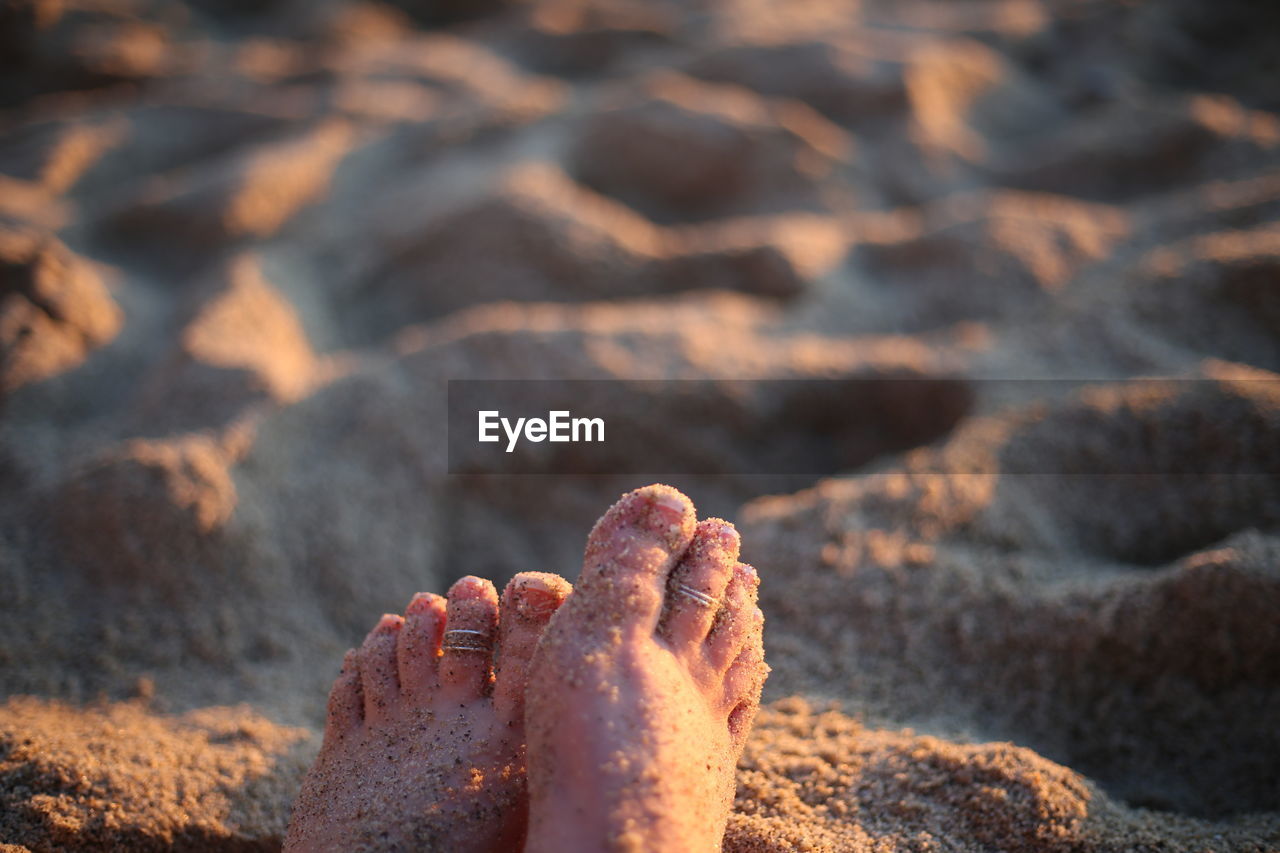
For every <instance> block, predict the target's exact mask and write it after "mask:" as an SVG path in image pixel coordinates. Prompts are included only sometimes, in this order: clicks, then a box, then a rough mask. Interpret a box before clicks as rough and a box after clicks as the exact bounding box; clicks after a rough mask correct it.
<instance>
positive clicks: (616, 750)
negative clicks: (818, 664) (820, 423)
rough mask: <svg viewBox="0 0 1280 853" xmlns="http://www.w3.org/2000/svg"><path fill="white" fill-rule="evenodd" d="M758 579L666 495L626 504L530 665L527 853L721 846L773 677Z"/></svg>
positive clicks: (603, 525)
mask: <svg viewBox="0 0 1280 853" xmlns="http://www.w3.org/2000/svg"><path fill="white" fill-rule="evenodd" d="M758 583H759V581H758V578H757V576H756V573H755V570H754V569H752V568H751V567H750V566H746V565H744V564H741V563H739V562H738V534H737V531H735V530H734V529H733V526H732V525H731V524H729V523H728V522H725V521H721V520H719V519H708V520H705V521H703V522H701V523H698V524H696V525H695V523H694V510H693V505H692V504H691V503H690V501H689V499H688V498H686V497H685V496H684V495H682V494H680V492H678V491H676V490H675V489H672V488H670V487H668V486H648V487H646V488H643V489H639V490H637V491H634V492H631V493H630V494H628V495H625V496H624V497H623V498H622V499H621V500H620V501H618V503H616V504H615V505H614V506H613V507H612V508H611V509H610V510H609V511H608V513H606V514H605V516H604V517H603V518H601V519H600V521H599V522H597V523H596V526H595V529H593V530H592V532H591V536H590V538H589V540H588V542H587V551H586V559H585V562H584V565H583V569H582V577H581V579H580V581H579V584H578V587H577V589H576V590H575V591H574V593H573V594H572V595H571V596H570V597H569V600H568V601H567V602H565V604H564V606H563V607H562V608H561V609H560V611H559V612H558V613H557V614H556V616H555V617H554V618H553V619H552V620H551V624H550V625H549V626H548V628H547V630H546V633H545V634H544V635H543V638H542V642H541V643H540V645H539V646H538V650H537V652H536V654H535V655H534V659H533V670H534V673H535V676H534V677H532V678H531V679H530V680H529V690H528V699H527V701H528V711H527V714H526V724H527V729H528V736H529V786H530V827H529V841H528V846H527V847H526V850H529V851H538V853H550V851H556V853H572V851H601V850H635V851H642V850H681V851H710V850H719V849H720V843H721V838H722V836H723V834H724V829H725V824H726V822H727V820H728V815H729V808H730V806H731V804H732V800H733V794H734V769H735V766H736V764H737V759H738V756H739V755H740V754H741V752H742V745H743V742H744V740H745V738H746V735H747V732H748V730H749V728H750V726H751V722H752V720H753V718H754V716H755V712H756V709H757V707H758V705H759V701H760V690H761V687H762V686H763V684H764V679H765V676H766V674H767V673H768V667H767V666H765V663H764V648H763V645H762V633H761V630H762V627H763V622H764V617H763V615H762V614H761V613H760V611H759V609H758V608H757V607H756V587H757V585H758Z"/></svg>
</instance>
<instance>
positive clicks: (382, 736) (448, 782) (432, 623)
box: [284, 572, 570, 851]
mask: <svg viewBox="0 0 1280 853" xmlns="http://www.w3.org/2000/svg"><path fill="white" fill-rule="evenodd" d="M569 590H570V586H569V583H568V582H567V581H566V580H564V579H563V578H561V577H558V576H556V575H549V574H541V573H537V572H525V573H522V574H519V575H516V577H515V578H513V579H512V580H511V583H509V584H507V588H506V590H505V591H504V592H503V594H502V605H501V611H502V613H501V619H499V613H498V611H499V605H498V595H497V592H496V591H495V590H494V588H493V584H491V583H490V582H489V581H487V580H481V579H480V578H474V577H466V578H463V579H462V580H460V581H458V582H457V583H455V584H454V585H453V588H452V589H450V590H449V597H448V600H447V602H446V599H444V598H442V597H440V596H438V595H431V594H430V593H419V594H418V595H416V596H414V598H413V601H411V602H409V607H408V608H407V609H406V611H405V615H404V617H403V618H401V617H400V616H393V615H390V614H388V615H386V616H383V617H382V619H381V621H379V622H378V624H377V626H376V627H375V628H374V629H373V630H372V631H371V632H370V633H369V636H368V637H366V638H365V641H364V644H363V645H362V646H361V647H360V648H359V649H358V650H353V651H349V652H347V656H346V658H345V659H344V660H343V662H342V673H341V674H340V675H339V676H338V680H337V681H336V682H335V683H334V685H333V691H332V692H331V693H330V694H329V719H328V722H327V723H326V725H325V730H324V744H323V746H321V748H320V755H319V757H317V758H316V763H315V765H314V766H313V767H312V768H311V771H310V773H308V774H307V778H306V779H305V780H304V781H303V784H302V790H301V792H300V793H299V794H298V799H297V802H296V803H295V804H294V807H293V818H292V820H291V821H290V824H289V833H288V837H287V839H286V840H285V845H284V847H285V850H288V851H329V850H333V851H357V850H450V851H470V850H499V849H502V850H506V849H517V850H518V849H519V848H520V845H521V844H522V842H523V839H524V833H525V828H526V826H527V822H528V797H527V789H526V783H525V767H524V762H525V748H524V740H525V739H524V693H525V682H526V679H527V677H528V668H529V659H530V657H531V656H532V654H533V650H534V647H535V646H536V645H537V642H538V637H539V636H540V635H541V633H542V629H543V628H544V626H545V625H546V624H547V621H548V620H549V619H550V618H551V615H552V613H554V612H555V610H556V608H557V607H559V606H560V604H561V602H563V601H564V599H565V596H567V595H568V594H569ZM495 640H496V641H497V642H496V644H497V648H498V656H497V661H496V668H497V673H496V677H495V674H494V659H493V648H494V644H495V642H494V641H495Z"/></svg>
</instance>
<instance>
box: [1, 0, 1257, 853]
mask: <svg viewBox="0 0 1280 853" xmlns="http://www.w3.org/2000/svg"><path fill="white" fill-rule="evenodd" d="M466 13H483V14H480V15H478V16H477V17H473V18H471V19H467V20H463V19H461V18H460V16H461V15H463V14H466ZM1276 56H1280V19H1278V18H1277V15H1276V12H1275V11H1274V10H1273V9H1272V8H1271V7H1270V6H1268V5H1267V4H1265V3H1250V2H1245V0H1218V2H1209V0H1172V2H1167V3H1148V4H1123V3H1111V2H1103V0H1086V2H1079V3H1069V4H1063V3H1057V2H1049V0H1039V1H1038V0H948V2H941V0H938V2H926V0H905V2H892V3H890V2H887V1H885V2H872V0H866V2H862V3H859V2H839V0H827V1H826V2H796V0H792V2H780V0H736V2H721V3H698V2H688V3H675V2H664V1H663V0H646V2H625V0H618V1H617V2H615V1H614V0H534V2H528V3H515V4H511V5H505V4H502V3H498V2H492V3H488V4H472V3H460V2H439V3H421V4H414V3H410V2H408V0H405V2H403V3H400V4H398V5H376V4H373V3H359V2H339V0H323V2H309V3H301V2H299V3H291V2H288V0H276V2H274V3H273V2H269V0H239V2H236V3H220V4H219V3H211V2H203V0H191V2H190V3H189V4H184V3H179V2H175V1H174V0H156V2H147V1H146V0H135V2H128V0H122V2H118V3H110V2H91V0H9V2H2V3H0V66H2V67H0V393H3V394H4V409H3V414H2V416H0V489H2V490H3V498H4V499H3V500H0V696H3V697H5V700H6V702H7V704H3V705H0V846H3V845H4V844H6V843H7V844H13V845H20V847H19V848H18V849H21V847H22V846H25V847H28V848H30V849H32V850H51V849H85V850H97V849H103V848H104V846H105V847H108V848H109V847H110V846H111V845H117V846H123V847H127V848H128V849H170V848H174V847H180V846H183V845H185V846H187V847H191V846H195V847H199V848H200V849H212V850H218V849H227V850H232V849H234V850H245V849H270V848H272V847H273V846H275V845H278V844H279V842H280V839H281V833H282V831H283V827H284V826H285V822H286V820H287V814H288V808H289V803H290V801H291V799H292V796H293V793H294V791H295V790H296V786H297V782H298V779H299V773H300V768H302V767H304V766H305V764H306V763H307V761H308V760H309V759H310V757H311V756H312V755H314V751H315V749H316V748H317V747H318V737H316V732H317V731H318V726H319V724H320V722H321V715H322V713H323V707H324V702H323V697H324V694H325V691H326V690H327V687H328V684H329V682H330V681H331V680H332V678H333V677H334V675H335V674H336V672H337V668H338V664H339V661H340V659H341V653H342V650H343V649H345V648H346V647H348V646H350V645H352V644H354V643H356V642H357V641H358V640H359V638H360V637H361V636H363V634H364V632H365V630H367V628H368V626H369V625H371V624H373V623H374V622H375V621H376V619H377V616H378V614H379V613H382V612H384V611H397V612H398V611H399V610H400V609H402V608H403V606H404V604H405V602H407V601H408V600H409V597H410V595H411V594H412V593H413V592H414V591H416V590H419V589H430V590H435V591H437V592H439V591H443V589H444V588H445V587H447V586H448V584H449V582H450V581H451V580H453V579H455V578H457V577H459V576H461V575H463V574H465V573H468V572H474V573H478V574H483V575H487V576H492V577H494V579H495V580H496V581H498V582H499V583H500V582H501V581H503V580H505V579H506V578H508V577H510V576H511V575H512V574H513V573H514V572H516V571H519V570H524V569H543V570H553V571H558V572H561V573H564V574H566V575H567V576H569V577H571V578H572V577H573V576H575V575H576V572H577V562H578V560H579V559H580V556H581V548H582V542H583V539H584V537H585V534H586V531H587V530H588V529H589V527H590V524H591V522H592V521H593V520H594V519H595V517H596V516H597V515H598V514H599V513H600V512H601V511H603V509H604V508H605V507H607V506H608V505H609V504H610V503H611V502H612V501H613V500H614V498H616V496H617V495H618V493H620V492H621V491H623V490H625V489H629V488H633V487H635V486H637V485H641V483H638V482H634V481H633V479H632V478H613V479H610V478H598V479H588V478H566V479H562V480H556V481H548V480H541V479H521V480H518V481H514V482H513V481H510V480H502V479H500V478H496V479H495V478H485V477H453V478H450V477H446V476H445V464H446V459H445V443H444V435H443V429H444V423H445V417H444V413H445V399H446V398H445V391H446V386H445V382H446V380H448V379H451V378H452V379H458V378H540V379H603V378H689V379H704V380H707V379H730V378H732V379H742V380H747V382H748V385H747V386H744V387H749V388H754V390H755V391H756V392H757V393H755V394H754V395H751V394H748V395H746V396H747V397H751V398H752V400H753V402H752V403H751V405H752V406H754V407H755V408H754V409H753V410H750V411H747V412H745V414H744V412H743V411H742V410H741V409H740V408H735V406H741V405H743V404H742V403H741V401H738V402H737V403H735V402H734V400H733V399H731V398H730V396H729V395H726V396H724V397H723V398H714V399H712V400H711V401H710V402H709V403H708V409H709V410H710V411H712V412H713V413H714V412H715V410H716V409H715V407H716V406H721V405H723V407H724V415H723V417H722V418H721V419H720V420H719V421H717V420H716V419H715V418H714V417H713V418H712V419H711V421H710V425H708V421H707V419H706V418H705V417H703V416H702V414H700V416H699V418H698V419H697V426H694V425H692V423H691V420H690V418H689V416H688V412H687V410H684V409H682V407H681V406H680V405H678V404H677V403H674V402H671V401H664V400H661V399H657V400H652V401H649V402H648V403H647V404H646V405H645V407H644V408H643V410H640V409H638V408H637V409H635V410H634V411H626V410H623V411H619V412H617V413H616V416H618V417H627V418H637V419H638V418H651V419H653V420H654V421H655V423H658V424H661V423H665V424H667V425H668V427H669V428H667V429H660V430H657V431H655V435H654V440H655V441H663V442H667V443H669V444H670V445H671V446H673V448H674V452H675V453H676V455H680V454H684V455H685V456H687V457H688V458H699V459H708V458H711V459H717V460H722V461H723V465H724V470H725V471H726V472H732V471H734V470H741V469H742V468H743V467H749V466H750V464H751V459H750V458H748V457H749V454H750V453H751V452H752V451H750V450H749V448H751V447H755V446H758V441H756V438H757V437H756V436H754V435H748V434H747V433H748V432H750V431H752V430H758V429H761V428H764V429H767V430H768V431H769V434H770V435H771V436H775V437H776V442H777V445H778V446H779V447H780V448H784V449H786V448H800V449H806V452H807V450H811V449H812V448H815V447H818V448H823V452H822V453H819V454H817V456H816V457H815V458H818V459H821V460H825V461H824V462H823V463H822V464H823V465H825V466H826V467H824V468H823V469H822V470H823V471H826V472H827V473H828V474H829V477H828V478H826V479H823V480H821V481H820V482H818V481H817V478H816V477H790V478H774V479H762V478H756V479H752V478H745V479H744V478H710V477H703V478H683V479H682V478H673V479H672V480H671V482H672V483H673V485H675V486H677V487H679V488H681V489H682V490H684V491H685V492H687V493H688V494H689V495H690V496H691V497H693V499H694V500H695V501H696V502H697V504H698V506H699V508H700V509H701V510H702V511H704V512H706V513H708V514H719V515H725V516H727V517H732V518H735V519H736V520H738V521H739V526H740V528H741V529H742V531H743V534H744V551H743V553H744V557H745V558H747V559H749V560H750V561H751V562H752V563H754V564H755V565H757V566H758V567H759V568H760V571H761V574H762V576H763V579H764V582H763V586H762V590H761V596H762V605H763V607H764V608H765V611H766V614H767V617H768V627H767V638H766V642H767V646H768V650H769V660H770V663H771V664H772V666H773V669H774V674H773V676H772V678H771V680H770V682H769V685H768V688H767V691H766V698H767V699H770V700H772V701H773V702H774V703H775V704H773V705H772V706H771V707H770V708H769V709H767V710H766V711H765V712H763V713H762V716H761V719H760V723H759V726H758V729H757V732H756V734H755V735H754V736H753V740H752V741H751V744H750V745H749V746H748V750H747V754H746V756H745V757H744V760H743V764H742V767H741V771H740V779H739V782H740V785H739V796H738V802H737V811H736V814H735V816H734V817H733V819H732V822H731V824H730V831H729V835H728V839H727V842H726V847H727V849H731V850H737V851H747V850H777V851H789V850H797V849H807V850H908V849H910V850H944V849H945V850H956V849H961V850H993V849H999V850H1012V849H1036V850H1041V849H1063V850H1082V849H1083V850H1122V849H1123V850H1127V849H1135V847H1141V845H1146V848H1145V849H1157V848H1158V849H1162V850H1197V851H1198V850H1205V849H1210V850H1250V851H1256V850H1265V849H1276V848H1278V847H1280V776H1278V775H1277V773H1276V772H1275V770H1276V767H1278V766H1280V653H1278V650H1280V620H1277V618H1276V614H1277V613H1280V532H1278V531H1280V481H1278V478H1277V475H1278V474H1280V391H1278V389H1280V385H1277V384H1275V383H1274V380H1277V379H1280V377H1278V376H1277V375H1276V371H1280V289H1278V288H1280V89H1277V87H1276V85H1275V81H1276V79H1277V75H1280V69H1278V68H1277V65H1276V59H1275V57H1276ZM1153 375H1156V376H1166V377H1179V378H1180V379H1182V380H1196V381H1179V382H1167V383H1151V382H1141V381H1136V378H1137V377H1141V376H1153ZM882 376H893V377H904V376H906V377H916V378H922V379H927V380H930V381H928V382H921V383H914V384H912V385H910V386H907V385H902V386H895V387H897V388H898V390H897V391H896V392H894V393H885V394H879V395H875V394H873V395H870V396H868V395H866V394H865V393H855V391H854V389H857V388H863V387H864V386H861V385H858V384H857V383H856V382H855V380H858V379H863V378H868V377H882ZM1009 378H1021V379H1046V378H1068V379H1072V380H1077V381H1075V382H1072V383H1034V382H1024V383H991V382H986V381H984V380H990V379H1009ZM767 379H809V380H817V379H823V380H837V381H831V382H821V383H819V382H812V383H798V384H794V385H790V386H780V385H776V384H774V385H768V384H761V380H767ZM1101 380H1111V381H1117V382H1118V384H1110V385H1108V386H1107V387H1105V388H1102V387H1094V386H1096V385H1097V384H1098V382H1100V381H1101ZM1259 380H1269V381H1259ZM782 387H789V388H792V389H799V390H798V391H795V392H794V393H790V394H789V395H787V396H781V395H782V394H783V392H782V391H780V390H779V389H780V388H782ZM911 389H915V390H911ZM570 402H571V401H570ZM762 425H763V426H762ZM1186 460H1192V461H1193V462H1194V463H1195V464H1193V465H1190V466H1189V467H1186V466H1184V467H1183V468H1179V465H1180V464H1182V463H1183V462H1185V461H1186ZM1098 470H1108V471H1113V470H1119V471H1126V472H1130V473H1128V474H1126V475H1125V476H1116V477H1101V478H1100V477H1096V476H1091V475H1089V474H1088V473H1087V472H1091V471H1098ZM1153 470H1156V471H1174V472H1176V471H1177V470H1190V471H1193V473H1191V474H1187V473H1183V474H1178V473H1166V474H1159V475H1150V474H1147V475H1142V474H1141V473H1140V472H1150V471H1153ZM1073 472H1076V473H1073ZM24 696H26V697H34V698H19V697H24ZM238 703H245V704H244V705H243V706H238V707H231V706H237V705H238ZM308 731H309V732H310V736H309V737H308V735H307V732H308ZM6 849H8V848H6Z"/></svg>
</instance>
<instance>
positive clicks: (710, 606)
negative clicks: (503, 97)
mask: <svg viewBox="0 0 1280 853" xmlns="http://www.w3.org/2000/svg"><path fill="white" fill-rule="evenodd" d="M738 548H739V539H738V531H737V530H735V529H734V527H733V525H732V524H730V523H729V522H727V521H723V520H722V519H719V518H708V519H705V520H703V521H700V522H698V526H697V527H696V528H695V529H694V533H693V542H692V543H690V545H689V550H687V551H686V552H685V554H684V558H683V559H682V560H681V561H680V564H679V565H677V566H676V567H675V569H674V570H673V571H672V572H671V578H670V581H669V583H668V585H667V605H666V611H665V612H664V613H663V617H662V624H661V628H660V630H661V632H662V633H663V634H664V635H665V636H666V637H667V639H668V640H669V642H670V643H671V645H672V646H673V647H674V648H675V649H681V648H696V647H698V645H699V644H700V643H702V641H703V640H705V639H706V638H707V632H708V631H710V630H711V625H712V622H713V620H714V619H715V615H716V612H717V611H718V610H719V608H720V601H721V599H722V598H723V597H724V594H725V587H727V586H728V584H729V579H730V578H731V577H733V568H734V566H735V565H736V564H737V562H738Z"/></svg>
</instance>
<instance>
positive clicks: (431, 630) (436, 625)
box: [396, 592, 445, 700]
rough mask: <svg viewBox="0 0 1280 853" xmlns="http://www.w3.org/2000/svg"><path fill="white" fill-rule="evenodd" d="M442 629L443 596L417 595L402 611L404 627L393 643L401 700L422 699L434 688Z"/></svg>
mask: <svg viewBox="0 0 1280 853" xmlns="http://www.w3.org/2000/svg"><path fill="white" fill-rule="evenodd" d="M444 626H445V599H444V596H441V595H433V594H432V593H429V592H420V593H418V594H417V595H415V596H414V597H413V600H412V601H410V602H409V606H408V607H406V608H405V611H404V627H403V628H401V629H400V637H399V639H398V640H397V642H396V665H397V671H398V672H399V675H400V690H401V692H402V693H403V694H404V695H405V696H407V697H410V698H412V699H415V700H417V699H422V698H424V697H425V696H426V695H427V694H428V693H430V692H431V690H432V689H433V688H434V687H435V686H436V665H437V663H438V662H439V659H440V636H441V634H443V633H444Z"/></svg>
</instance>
